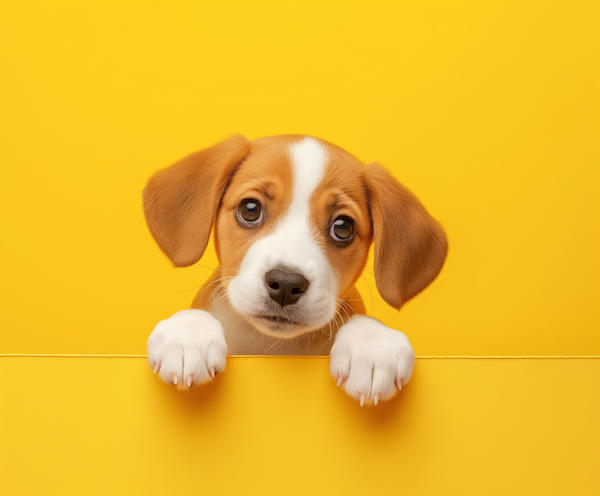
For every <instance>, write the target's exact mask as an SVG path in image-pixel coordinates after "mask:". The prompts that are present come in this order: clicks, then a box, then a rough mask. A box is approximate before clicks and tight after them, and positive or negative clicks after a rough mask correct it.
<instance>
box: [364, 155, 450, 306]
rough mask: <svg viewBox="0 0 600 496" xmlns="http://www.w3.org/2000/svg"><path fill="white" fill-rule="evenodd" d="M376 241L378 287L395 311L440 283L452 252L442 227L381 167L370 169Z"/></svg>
mask: <svg viewBox="0 0 600 496" xmlns="http://www.w3.org/2000/svg"><path fill="white" fill-rule="evenodd" d="M365 183H366V185H367V190H368V194H369V203H370V208H371V219H372V222H373V238H374V242H375V282H376V284H377V289H378V291H379V294H380V295H381V296H382V297H383V299H384V300H385V301H386V302H387V303H388V304H390V305H391V306H393V307H394V308H396V309H400V307H402V305H404V304H405V303H406V302H407V301H409V300H410V299H411V298H414V297H415V296H416V295H418V294H419V293H420V292H421V291H423V290H424V289H425V288H426V287H427V286H429V284H431V282H433V280H434V279H435V278H436V277H437V275H438V274H439V272H440V270H442V266H443V265H444V260H445V258H446V254H447V252H448V242H447V240H446V233H445V232H444V229H443V228H442V226H441V225H440V224H439V223H438V222H437V221H436V220H435V219H434V218H433V217H432V216H431V215H429V213H428V212H427V210H425V207H424V206H423V205H422V204H421V202H420V201H419V200H418V199H417V197H416V196H415V195H413V194H412V193H411V192H410V191H409V190H408V189H407V188H405V187H404V186H402V185H401V184H400V183H399V182H398V181H396V179H394V177H393V176H392V175H391V174H390V173H389V172H388V171H387V170H385V169H384V168H383V167H381V166H380V165H378V164H368V165H366V166H365Z"/></svg>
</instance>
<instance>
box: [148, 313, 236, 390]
mask: <svg viewBox="0 0 600 496" xmlns="http://www.w3.org/2000/svg"><path fill="white" fill-rule="evenodd" d="M226 358H227V343H226V342H225V333H224V331H223V326H222V325H221V323H220V322H219V321H218V320H217V319H215V318H214V317H213V316H212V315H211V314H209V313H208V312H205V311H203V310H182V311H181V312H177V313H176V314H174V315H173V316H172V317H170V318H168V319H166V320H161V321H160V322H159V323H158V324H157V325H156V327H155V328H154V330H153V331H152V334H150V337H149V338H148V363H149V364H150V367H152V369H153V371H154V373H155V374H156V373H157V372H158V375H159V376H160V378H161V379H162V380H163V381H165V382H166V383H168V384H174V385H175V386H177V388H178V389H182V390H186V389H187V388H188V387H190V386H197V385H199V384H202V383H204V382H207V381H209V380H211V379H213V378H214V376H215V375H216V374H218V373H219V372H222V371H223V370H224V369H225V361H226Z"/></svg>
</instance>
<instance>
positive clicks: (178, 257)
mask: <svg viewBox="0 0 600 496" xmlns="http://www.w3.org/2000/svg"><path fill="white" fill-rule="evenodd" d="M143 196H144V208H145V213H146V218H147V220H148V225H149V227H150V230H151V232H152V234H153V235H154V237H155V239H156V240H157V242H158V244H159V246H160V247H161V248H162V249H163V250H164V251H165V253H166V254H167V255H168V256H169V257H170V258H171V260H172V261H173V263H174V264H175V265H176V266H188V265H192V264H194V263H196V262H197V261H198V260H199V259H200V257H201V256H202V253H203V252H204V249H205V248H206V244H207V242H208V238H209V236H210V232H211V228H212V226H213V223H214V226H215V231H214V232H215V246H216V249H217V255H218V257H219V260H220V263H221V270H222V271H223V275H224V276H225V277H227V276H228V278H227V279H224V281H225V282H224V286H226V293H227V297H228V298H229V301H230V303H231V305H232V307H233V308H234V309H235V310H236V311H237V312H238V313H239V314H240V315H241V316H242V317H244V318H245V319H246V320H248V321H249V322H250V323H251V324H252V325H253V327H255V328H256V329H258V330H259V331H261V332H263V333H265V334H269V335H272V336H276V337H280V338H291V337H295V336H298V335H300V334H303V333H306V332H310V331H312V330H315V329H319V328H322V327H324V326H325V325H327V324H328V323H329V322H330V321H331V320H332V319H333V318H334V317H335V316H336V312H338V311H339V310H338V308H339V304H338V302H339V301H340V298H342V297H343V296H344V294H345V293H346V292H347V291H348V290H349V289H350V288H351V287H352V286H353V285H354V283H355V282H356V280H357V279H358V277H359V276H360V274H361V272H362V270H363V268H364V264H365V262H366V258H367V254H368V250H369V247H370V245H371V243H372V242H373V239H374V240H375V277H376V283H377V287H378V289H379V292H380V294H381V296H382V297H383V298H384V299H385V300H386V301H387V302H388V303H389V304H390V305H392V306H394V307H395V308H400V307H401V306H402V305H403V304H404V303H405V302H406V301H408V300H409V299H411V298H412V297H413V296H415V295H416V294H418V293H419V292H420V291H422V290H423V289H424V288H425V287H426V286H427V285H428V284H429V283H430V282H431V281H432V280H433V279H434V278H435V277H436V276H437V274H438V273H439V271H440V270H441V267H442V265H443V261H444V258H445V256H446V251H447V244H446V238H445V234H444V232H443V230H442V229H441V227H440V226H439V224H438V223H437V222H436V221H435V220H434V219H433V218H432V217H431V216H430V215H429V214H428V213H427V212H426V210H425V209H424V207H423V206H422V205H421V203H420V202H419V201H418V200H417V199H416V198H415V197H414V196H413V195H412V194H411V193H410V192H409V191H408V190H406V189H405V188H404V187H402V186H401V185H400V184H399V183H398V182H397V181H396V180H395V179H394V178H393V177H392V176H391V175H390V174H389V173H387V172H386V171H385V169H383V168H381V167H380V166H378V165H377V164H370V165H364V164H362V163H361V162H360V161H359V160H358V159H356V158H355V157H353V156H352V155H350V154H349V153H347V152H345V151H344V150H342V149H340V148H339V147H336V146H334V145H332V144H330V143H327V142H325V141H322V140H318V139H315V138H311V137H306V136H276V137H269V138H261V139H258V140H253V141H248V140H246V139H245V138H242V137H235V138H231V139H229V140H227V141H224V142H222V143H219V144H217V145H215V146H214V147H212V148H209V149H206V150H203V151H201V152H198V153H196V154H194V155H190V156H189V157H187V158H185V159H183V160H182V161H180V162H178V163H177V164H175V165H173V166H171V167H170V168H167V169H165V170H163V171H160V172H158V173H157V174H156V175H155V176H153V178H152V179H151V180H150V181H149V183H148V186H147V187H146V189H145V190H144V195H143Z"/></svg>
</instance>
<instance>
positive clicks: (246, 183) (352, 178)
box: [230, 135, 364, 214]
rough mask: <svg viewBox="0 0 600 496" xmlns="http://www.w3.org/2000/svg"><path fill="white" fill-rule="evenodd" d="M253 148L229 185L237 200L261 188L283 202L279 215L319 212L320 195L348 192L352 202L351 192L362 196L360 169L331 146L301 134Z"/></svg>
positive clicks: (264, 140)
mask: <svg viewBox="0 0 600 496" xmlns="http://www.w3.org/2000/svg"><path fill="white" fill-rule="evenodd" d="M252 144H253V147H252V151H251V153H250V155H249V157H248V158H247V159H246V160H245V161H244V162H243V163H242V164H241V167H240V169H239V170H238V173H236V175H235V177H234V178H233V182H232V184H230V188H231V189H233V190H234V191H238V192H239V194H236V196H239V195H240V194H242V193H241V192H242V191H246V190H248V189H252V188H254V189H260V190H263V191H264V192H265V193H266V195H265V196H266V197H267V198H269V199H271V198H278V199H279V200H278V203H279V202H281V201H283V202H284V203H285V206H283V205H281V207H282V208H283V210H279V209H278V210H279V211H280V213H282V214H283V213H284V212H288V213H292V212H295V213H300V211H303V212H307V211H309V210H314V209H315V208H322V204H323V202H324V201H325V198H324V197H330V196H332V195H334V194H337V193H339V192H343V191H346V192H347V191H350V192H351V193H350V195H349V196H350V197H353V199H354V200H356V199H357V198H356V194H353V193H354V192H360V193H362V191H361V190H362V187H361V186H360V183H362V179H361V178H362V169H363V167H364V165H363V164H362V162H360V161H359V160H358V159H357V158H355V157H354V156H353V155H351V154H350V153H348V152H347V151H345V150H343V149H342V148H340V147H338V146H336V145H333V144H331V143H329V142H327V141H324V140H321V139H317V138H314V137H311V136H305V135H280V136H270V137H265V138H258V139H255V140H253V141H252ZM242 196H243V194H242ZM360 196H362V195H360ZM361 200H362V198H361ZM361 203H362V202H361Z"/></svg>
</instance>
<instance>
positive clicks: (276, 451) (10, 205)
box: [0, 1, 600, 495]
mask: <svg viewBox="0 0 600 496" xmlns="http://www.w3.org/2000/svg"><path fill="white" fill-rule="evenodd" d="M599 21H600V3H599V2H597V1H594V2H592V1H562V2H561V1H527V2H523V1H491V2H478V1H451V2H443V1H437V2H431V1H419V2H400V1H398V2H395V1H394V2H392V1H389V2H367V3H364V2H327V1H319V2H317V1H302V2H291V1H286V2H168V3H165V2H147V1H145V2H141V1H140V2H134V1H118V2H117V1H110V2H109V1H104V2H100V1H96V2H66V1H57V2H41V1H21V2H12V3H8V2H4V3H3V5H2V6H1V7H0V45H1V46H2V47H3V50H2V59H1V67H2V77H0V100H1V101H0V108H1V113H2V119H1V120H0V126H1V128H0V141H1V146H0V164H1V166H0V167H1V169H0V171H1V176H0V233H1V238H0V240H1V244H0V255H1V260H2V262H1V264H2V272H1V282H2V284H0V301H2V314H1V316H2V322H1V324H0V354H36V353H38V354H52V353H59V354H114V355H120V354H140V355H143V354H144V353H145V343H146V339H147V336H148V334H149V333H150V331H151V330H152V328H153V326H154V324H155V323H156V322H157V321H158V320H160V319H163V318H165V317H167V316H169V315H171V314H172V313H174V312H175V311H177V310H180V309H183V308H187V307H188V306H189V304H190V302H191V300H192V299H193V297H194V294H195V289H193V288H196V287H197V286H199V285H200V284H202V282H203V281H204V279H205V278H207V277H208V276H209V274H210V269H207V268H205V267H203V266H206V267H214V266H215V264H216V259H215V255H214V250H213V248H212V247H210V248H209V250H208V252H207V254H206V255H205V256H204V258H203V259H202V261H201V262H200V264H201V265H198V266H194V267H192V268H188V269H177V270H176V269H173V268H172V267H171V266H170V264H169V263H168V261H167V259H166V257H165V256H164V255H163V254H162V253H161V252H160V251H159V249H158V248H157V247H156V245H155V244H154V242H153V240H152V238H151V236H150V235H149V233H148V230H147V228H146V226H145V223H144V220H143V215H142V210H141V201H140V200H141V198H140V193H141V190H142V188H143V186H144V184H145V181H146V180H147V178H148V177H149V176H150V175H151V174H152V173H153V172H154V171H155V170H157V169H159V168H162V167H164V166H166V165H168V164H170V163H172V162H174V161H175V160H177V159H178V158H180V157H181V156H183V155H185V154H187V153H189V152H191V151H194V150H197V149H199V148H202V147H205V146H208V145H211V144H213V143H214V142H216V141H218V140H220V139H222V138H224V137H226V136H228V135H231V134H234V133H242V134H244V135H246V136H247V137H249V138H255V137H260V136H265V135H271V134H279V133H304V134H311V135H315V136H318V137H321V138H324V139H327V140H329V141H331V142H333V143H336V144H338V145H340V146H342V147H344V148H346V149H348V150H349V151H351V152H352V153H354V154H355V155H357V156H358V157H359V158H360V159H362V160H364V161H373V160H377V161H379V162H381V163H383V164H384V165H386V166H387V167H388V168H390V169H391V170H392V171H393V172H394V174H395V175H396V177H398V179H399V180H401V181H402V182H403V183H404V184H406V185H407V186H408V187H409V188H411V189H412V190H413V191H414V192H415V193H416V194H417V195H418V196H419V197H420V198H421V199H422V201H423V202H424V204H425V205H426V206H427V207H428V209H429V210H430V211H431V213H432V214H433V215H434V216H435V217H437V218H438V219H440V220H441V222H442V223H443V225H444V226H445V228H446V229H447V231H448V234H449V239H450V255H449V257H448V261H447V264H446V266H445V268H444V270H443V272H442V274H441V275H440V277H439V278H438V280H437V281H436V282H435V283H434V284H433V286H431V287H430V288H429V289H428V290H426V291H425V292H424V293H423V294H422V295H421V296H419V297H418V298H417V299H415V300H414V301H413V302H411V303H410V304H409V305H407V306H406V308H405V309H403V310H402V312H401V313H397V312H395V311H393V310H392V309H390V308H389V307H388V306H387V305H386V304H385V303H384V302H383V300H382V299H381V298H380V297H379V295H378V294H377V292H376V289H375V282H374V279H373V277H372V275H371V273H370V271H371V270H372V269H371V267H372V265H373V264H372V259H371V261H370V262H369V266H370V267H367V270H366V271H365V273H364V278H363V279H361V280H360V283H359V289H360V291H361V293H362V294H363V295H364V296H365V297H366V298H367V299H368V300H367V302H366V303H367V308H368V309H369V311H370V312H371V314H372V315H373V316H375V317H378V318H380V319H381V320H383V321H384V322H386V323H387V324H388V325H390V326H392V327H395V328H398V329H401V330H402V331H404V332H405V333H406V334H407V335H408V336H409V338H410V339H411V342H412V343H413V345H414V348H415V351H416V353H417V355H418V356H429V355H435V356H455V355H461V356H470V355H490V356H498V355H533V356H537V355H549V356H574V355H578V356H579V355H587V356H592V355H596V356H597V355H600V305H599V303H600V285H599V284H598V281H599V277H600V257H599V256H598V254H599V253H600V216H599V214H600V177H599V176H600V146H599V145H600V139H599V137H600V92H599V91H598V89H599V88H600V73H599V72H600V38H599V37H598V30H599ZM371 294H372V299H371ZM599 363H600V361H599V360H598V359H580V360H573V359H569V360H558V359H544V360H538V359H533V360H527V359H526V360H490V361H487V360H476V359H469V360H447V359H436V360H424V359H421V360H418V361H417V367H416V371H415V375H414V379H413V381H411V383H410V384H409V385H408V386H407V387H406V388H405V390H404V391H403V392H402V394H401V396H400V398H399V399H397V400H396V401H393V402H391V403H389V404H385V405H383V406H381V408H380V407H379V406H378V407H377V408H376V409H372V408H371V409H360V407H358V405H357V404H355V403H354V402H352V401H351V400H349V399H347V398H346V397H345V396H343V394H342V393H341V392H340V391H338V390H336V389H335V388H334V387H333V383H332V382H333V381H331V380H330V379H329V378H328V377H327V362H326V360H324V359H287V360H286V359H258V358H245V359H244V358H231V359H229V364H228V370H227V372H226V373H225V374H224V375H223V376H222V377H220V378H219V380H218V381H217V382H216V384H214V385H213V386H210V387H209V388H205V389H198V390H195V391H194V392H193V393H191V395H189V396H185V395H177V394H175V392H174V391H172V390H171V389H170V388H169V387H167V386H165V385H163V384H161V383H159V381H158V380H157V378H156V377H154V376H152V375H151V374H150V371H149V368H148V367H147V365H146V364H145V360H144V359H143V358H116V359H111V358H25V357H20V358H17V357H6V356H5V357H2V356H0V493H1V494H3V495H4V494H8V495H11V494H69V493H72V494H134V493H138V492H139V493H143V494H148V493H149V492H162V493H163V494H175V493H178V494H187V493H202V491H201V488H202V487H206V488H207V490H206V491H205V492H204V493H202V494H216V493H219V494H226V492H227V491H226V490H224V489H223V487H225V488H226V489H227V490H228V491H229V490H231V492H232V493H233V494H244V493H245V494H251V493H252V491H255V493H256V494H269V493H270V494H277V493H278V490H279V489H278V488H281V487H282V486H280V485H279V484H280V483H282V482H284V483H285V484H287V485H286V486H285V487H286V491H287V494H293V493H294V492H295V493H297V494H307V493H308V492H309V488H310V489H311V490H312V488H313V487H316V486H317V485H318V487H320V488H321V489H322V490H323V491H330V494H335V493H336V491H337V489H336V488H341V489H342V490H343V491H344V493H345V494H365V493H366V492H369V491H370V492H374V493H378V494H393V493H396V494H399V493H401V492H404V493H406V494H501V493H502V494H507V493H510V494H528V495H529V494H544V495H546V494H598V493H600V480H599V479H598V475H597V470H596V471H594V468H595V467H597V466H600V454H599V450H598V445H600V430H599V429H598V423H597V419H598V418H599V413H600V412H599V406H598V395H597V391H598V386H597V385H598V383H599V382H600V370H599V368H598V364H599ZM203 484H204V486H202V485H203ZM340 492H341V491H340Z"/></svg>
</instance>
